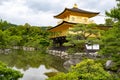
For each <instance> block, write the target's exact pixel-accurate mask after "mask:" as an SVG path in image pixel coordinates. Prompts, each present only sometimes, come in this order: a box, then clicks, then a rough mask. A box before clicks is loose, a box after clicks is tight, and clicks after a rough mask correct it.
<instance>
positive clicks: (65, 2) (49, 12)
mask: <svg viewBox="0 0 120 80" xmlns="http://www.w3.org/2000/svg"><path fill="white" fill-rule="evenodd" d="M74 3H77V5H78V7H79V8H80V9H84V10H89V11H94V12H95V11H97V12H100V15H102V16H97V17H95V18H93V19H94V20H95V22H96V23H99V24H100V23H104V16H103V15H104V13H105V11H106V10H107V11H109V10H110V9H111V8H113V7H114V6H115V5H116V2H115V0H0V19H3V20H7V21H8V22H10V23H14V24H25V23H29V24H30V25H36V26H55V25H56V22H57V20H56V19H55V18H53V16H54V15H57V14H59V13H60V12H62V11H63V10H64V8H65V7H67V8H72V7H73V4H74Z"/></svg>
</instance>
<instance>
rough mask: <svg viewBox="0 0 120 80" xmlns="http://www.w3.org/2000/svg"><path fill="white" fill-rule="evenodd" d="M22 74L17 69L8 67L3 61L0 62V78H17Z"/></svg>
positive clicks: (13, 79) (15, 79) (4, 79)
mask: <svg viewBox="0 0 120 80" xmlns="http://www.w3.org/2000/svg"><path fill="white" fill-rule="evenodd" d="M22 76H23V75H22V74H21V73H20V72H19V71H16V70H13V69H11V68H8V67H7V66H6V65H5V64H4V63H2V62H0V80H18V78H21V77H22Z"/></svg>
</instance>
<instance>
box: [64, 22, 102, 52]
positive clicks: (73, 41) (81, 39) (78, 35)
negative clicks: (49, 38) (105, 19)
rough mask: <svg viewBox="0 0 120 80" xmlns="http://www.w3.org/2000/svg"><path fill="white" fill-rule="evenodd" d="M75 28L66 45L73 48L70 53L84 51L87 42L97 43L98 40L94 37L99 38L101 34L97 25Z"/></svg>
mask: <svg viewBox="0 0 120 80" xmlns="http://www.w3.org/2000/svg"><path fill="white" fill-rule="evenodd" d="M73 27H74V28H71V29H70V30H69V33H68V35H67V38H66V39H67V40H68V42H66V43H65V44H64V45H65V46H71V48H69V50H68V53H73V52H82V51H84V49H85V44H86V43H87V42H91V44H93V43H97V39H95V38H94V37H96V38H99V35H100V33H99V31H98V29H97V27H96V24H88V25H85V24H77V25H75V26H73ZM93 36H94V37H93Z"/></svg>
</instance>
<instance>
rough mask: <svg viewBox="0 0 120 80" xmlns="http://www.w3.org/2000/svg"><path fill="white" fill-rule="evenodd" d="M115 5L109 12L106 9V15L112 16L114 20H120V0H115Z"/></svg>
mask: <svg viewBox="0 0 120 80" xmlns="http://www.w3.org/2000/svg"><path fill="white" fill-rule="evenodd" d="M116 2H117V7H114V8H113V9H111V10H110V11H109V12H108V11H106V15H107V16H108V17H111V18H113V19H114V20H115V21H120V0H116Z"/></svg>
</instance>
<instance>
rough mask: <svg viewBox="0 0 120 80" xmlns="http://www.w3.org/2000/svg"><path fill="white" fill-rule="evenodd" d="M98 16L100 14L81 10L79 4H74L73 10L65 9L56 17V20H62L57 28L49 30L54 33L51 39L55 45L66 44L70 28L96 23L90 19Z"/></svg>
mask: <svg viewBox="0 0 120 80" xmlns="http://www.w3.org/2000/svg"><path fill="white" fill-rule="evenodd" d="M98 14H99V12H91V11H86V10H82V9H79V8H78V6H77V4H74V6H73V8H65V9H64V10H63V12H61V13H60V14H58V15H56V16H54V18H57V19H61V20H60V21H59V22H58V24H57V25H56V26H55V27H52V28H50V29H49V31H50V32H52V36H51V39H52V40H53V42H54V43H58V44H59V45H62V44H63V43H64V42H66V39H65V37H66V34H67V32H68V30H69V28H71V27H73V25H75V24H78V23H82V24H90V23H94V21H93V20H91V19H90V18H92V17H95V16H97V15H98Z"/></svg>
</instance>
